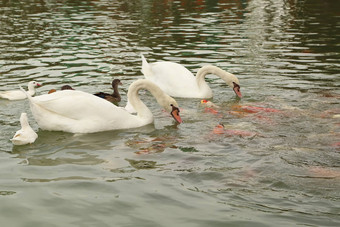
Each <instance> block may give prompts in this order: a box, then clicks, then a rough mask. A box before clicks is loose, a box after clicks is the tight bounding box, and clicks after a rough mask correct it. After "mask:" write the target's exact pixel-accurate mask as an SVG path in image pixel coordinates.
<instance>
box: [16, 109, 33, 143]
mask: <svg viewBox="0 0 340 227" xmlns="http://www.w3.org/2000/svg"><path fill="white" fill-rule="evenodd" d="M20 124H21V129H20V130H18V131H17V132H16V133H15V134H14V136H13V138H12V139H10V140H11V141H12V143H13V144H14V145H25V144H30V143H34V141H35V140H36V139H37V138H38V135H37V133H35V131H34V130H33V129H32V128H31V126H30V125H29V123H28V119H27V114H26V113H21V116H20Z"/></svg>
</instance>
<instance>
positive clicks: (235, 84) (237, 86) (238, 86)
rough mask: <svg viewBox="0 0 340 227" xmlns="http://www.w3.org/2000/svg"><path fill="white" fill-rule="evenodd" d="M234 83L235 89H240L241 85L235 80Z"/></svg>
mask: <svg viewBox="0 0 340 227" xmlns="http://www.w3.org/2000/svg"><path fill="white" fill-rule="evenodd" d="M233 84H234V89H237V90H240V88H241V87H240V85H238V84H237V83H235V82H233Z"/></svg>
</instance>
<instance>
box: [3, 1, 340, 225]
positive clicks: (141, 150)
mask: <svg viewBox="0 0 340 227" xmlns="http://www.w3.org/2000/svg"><path fill="white" fill-rule="evenodd" d="M339 12H340V2H339V1H336V0H327V1H325V0H301V1H293V0H287V1H283V0H272V1H269V0H252V1H247V0H243V1H242V0H224V1H223V0H220V1H218V0H206V1H193V0H186V1H157V0H145V1H142V0H139V1H53V0H52V1H1V2H0V78H1V80H0V91H3V90H11V89H18V85H22V86H26V85H27V83H28V82H29V81H31V80H36V81H38V82H40V83H43V86H42V87H40V88H38V89H37V94H38V95H39V94H45V93H47V92H48V91H49V90H50V89H52V88H60V87H61V86H62V85H64V84H69V85H71V86H73V87H74V88H76V89H79V90H83V91H87V92H91V93H94V92H97V91H107V92H108V91H110V83H111V81H112V79H113V78H119V79H120V80H121V81H122V82H123V86H122V87H121V94H122V96H123V100H122V102H121V104H120V105H121V106H124V105H125V103H126V92H127V88H128V86H129V84H130V83H131V82H132V81H134V80H136V79H138V78H142V77H143V76H142V74H141V72H140V69H141V59H140V54H141V53H143V54H144V55H145V57H146V58H147V59H148V61H149V62H154V61H160V60H167V61H173V62H177V63H181V64H183V65H184V66H186V67H187V68H188V69H190V70H191V71H192V72H194V73H196V72H197V70H198V69H199V68H200V67H202V66H203V65H205V64H208V63H209V64H213V65H217V66H219V67H221V68H223V69H225V70H227V71H229V72H231V73H234V74H235V75H237V76H238V78H239V80H240V83H241V91H242V93H243V95H244V97H243V98H242V99H241V100H239V99H237V98H236V97H235V95H234V94H233V92H232V90H231V89H229V88H228V87H227V86H226V85H225V84H223V81H221V80H220V79H217V78H216V77H214V76H208V78H207V80H209V82H210V83H209V84H210V86H211V88H212V90H213V92H214V98H213V99H211V101H212V102H214V103H215V104H217V105H219V106H220V108H219V109H218V110H217V111H218V113H216V112H212V111H209V110H207V109H205V108H204V107H203V106H201V105H200V100H199V99H181V98H177V99H176V100H177V102H178V103H179V105H180V107H181V108H182V109H183V110H182V112H181V114H182V119H183V120H184V123H183V124H181V125H175V123H174V121H173V120H172V119H171V118H170V117H169V116H168V115H166V114H165V113H164V112H162V111H161V109H160V108H159V106H158V105H157V104H156V103H155V102H154V99H153V98H152V97H151V95H150V94H148V93H144V92H141V96H142V99H143V100H144V101H145V102H146V103H147V105H148V106H149V107H150V109H151V110H152V111H153V112H154V115H155V123H154V124H153V125H148V126H145V127H142V128H137V129H130V130H120V131H109V132H102V133H95V134H87V135H73V134H69V133H62V132H48V131H43V130H40V129H39V128H38V125H37V124H36V123H35V122H34V119H33V117H32V115H31V112H30V109H29V105H28V102H27V100H21V101H8V100H4V99H0V127H1V129H0V173H1V174H0V226H186V227H187V226H188V227H190V226H261V227H262V226H339V225H340V145H339V142H340V118H339V114H340V102H339V98H340V92H339V91H340V89H339V88H340V70H339V68H340V54H339V53H340V13H339ZM240 106H256V107H265V108H273V109H276V110H279V111H280V112H264V111H262V112H258V113H245V112H240V111H239V108H240ZM21 112H27V113H28V116H29V120H30V124H31V126H32V127H33V128H34V129H35V130H36V131H37V133H38V135H39V138H38V139H37V140H36V142H35V143H34V144H32V145H27V146H13V145H12V143H11V142H10V141H9V139H10V138H12V136H13V135H14V133H15V132H16V131H17V130H18V129H19V128H20V124H19V116H20V113H21ZM218 123H223V124H224V125H225V127H226V128H227V129H230V130H243V131H247V132H251V133H252V136H240V135H229V134H214V133H213V130H214V128H215V126H216V125H217V124H218ZM234 132H235V131H234Z"/></svg>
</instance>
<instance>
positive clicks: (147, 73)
mask: <svg viewBox="0 0 340 227" xmlns="http://www.w3.org/2000/svg"><path fill="white" fill-rule="evenodd" d="M141 58H142V70H141V72H142V73H143V74H144V76H145V78H148V77H151V76H152V71H151V66H150V64H149V63H148V62H147V61H146V59H145V57H144V55H143V54H141Z"/></svg>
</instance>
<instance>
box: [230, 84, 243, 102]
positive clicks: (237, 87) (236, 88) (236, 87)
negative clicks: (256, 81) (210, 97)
mask: <svg viewBox="0 0 340 227" xmlns="http://www.w3.org/2000/svg"><path fill="white" fill-rule="evenodd" d="M232 88H233V90H234V92H235V94H236V95H237V96H238V97H240V98H242V94H241V87H240V85H239V83H236V82H233V85H232Z"/></svg>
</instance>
